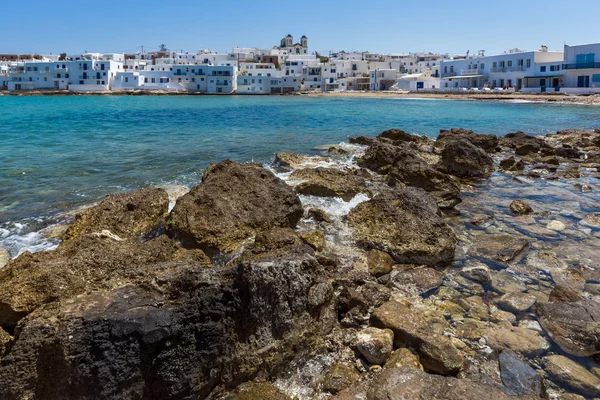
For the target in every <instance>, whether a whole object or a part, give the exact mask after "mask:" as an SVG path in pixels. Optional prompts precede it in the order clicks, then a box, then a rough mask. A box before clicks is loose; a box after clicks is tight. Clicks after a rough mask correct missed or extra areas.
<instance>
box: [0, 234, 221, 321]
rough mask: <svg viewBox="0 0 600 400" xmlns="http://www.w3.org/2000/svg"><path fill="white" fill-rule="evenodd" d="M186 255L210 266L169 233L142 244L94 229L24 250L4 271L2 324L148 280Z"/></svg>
mask: <svg viewBox="0 0 600 400" xmlns="http://www.w3.org/2000/svg"><path fill="white" fill-rule="evenodd" d="M108 233H109V232H108ZM184 260H194V261H197V262H200V263H201V264H202V265H204V266H209V265H210V260H209V259H208V257H207V256H206V255H205V254H204V253H203V252H202V251H200V250H197V249H194V250H186V249H184V248H182V247H180V246H179V245H177V244H176V243H175V242H173V241H172V240H170V239H169V238H168V237H167V236H165V235H161V236H159V237H158V238H156V239H153V240H150V241H148V242H145V243H142V244H138V243H132V242H129V241H125V240H118V239H116V238H114V237H113V236H111V235H110V234H106V235H104V234H96V233H93V234H87V235H83V236H80V237H77V238H75V239H72V240H71V241H69V242H68V243H66V244H64V245H62V246H60V247H59V248H58V249H57V250H55V251H46V252H38V253H34V254H31V253H29V252H25V253H23V254H22V255H21V256H19V257H18V258H17V259H15V260H13V261H11V262H10V263H9V265H8V266H6V267H5V268H3V269H2V270H0V326H3V327H5V328H11V329H12V328H14V327H15V326H16V324H17V322H18V321H19V320H20V319H21V318H23V317H24V316H25V315H27V314H29V313H31V312H32V311H34V310H35V309H37V308H38V307H40V306H42V305H43V304H46V303H50V302H53V301H58V300H60V301H64V300H66V299H70V298H73V297H75V296H77V295H80V294H84V293H88V292H91V291H97V290H107V289H111V288H112V287H114V286H119V285H123V284H126V283H143V282H148V281H150V280H152V279H153V278H154V276H155V274H157V273H158V271H159V270H162V269H165V268H169V267H168V265H167V264H160V263H166V262H170V261H184ZM148 265H152V267H149V266H148Z"/></svg>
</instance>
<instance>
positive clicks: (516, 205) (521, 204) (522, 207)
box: [509, 200, 533, 215]
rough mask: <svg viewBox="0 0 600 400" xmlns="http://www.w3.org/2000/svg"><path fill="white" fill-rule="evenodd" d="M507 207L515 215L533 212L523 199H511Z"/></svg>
mask: <svg viewBox="0 0 600 400" xmlns="http://www.w3.org/2000/svg"><path fill="white" fill-rule="evenodd" d="M509 208H510V211H511V212H512V213H513V214H517V215H524V214H531V213H532V212H533V209H532V208H531V206H530V205H529V204H527V202H525V201H523V200H513V201H512V203H510V206H509Z"/></svg>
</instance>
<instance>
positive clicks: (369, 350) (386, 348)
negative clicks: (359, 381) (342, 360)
mask: <svg viewBox="0 0 600 400" xmlns="http://www.w3.org/2000/svg"><path fill="white" fill-rule="evenodd" d="M393 344H394V332H392V331H391V330H389V329H377V328H366V329H363V330H361V331H359V332H358V333H357V334H356V348H357V349H358V351H359V352H360V354H362V356H363V357H364V358H365V359H366V360H367V362H368V363H369V364H377V365H383V364H384V363H385V362H386V360H387V359H388V357H389V356H390V354H392V349H393Z"/></svg>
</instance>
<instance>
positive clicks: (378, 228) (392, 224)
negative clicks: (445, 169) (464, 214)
mask: <svg viewBox="0 0 600 400" xmlns="http://www.w3.org/2000/svg"><path fill="white" fill-rule="evenodd" d="M438 213H439V210H438V208H437V205H436V204H435V202H434V201H433V199H431V197H429V196H428V195H427V193H426V192H425V191H423V190H420V189H415V188H407V189H403V190H400V191H395V192H393V193H391V194H380V195H377V196H375V197H374V198H373V199H371V200H369V201H367V202H364V203H361V204H359V205H358V206H357V207H356V208H354V209H353V210H352V211H351V212H350V214H348V223H349V225H350V226H351V227H352V228H354V234H355V237H356V239H357V241H358V242H359V244H361V245H362V246H364V247H366V248H369V249H377V250H381V251H384V252H386V253H388V254H390V255H391V256H392V257H393V258H394V259H395V260H396V261H397V262H399V263H406V264H421V265H435V264H438V263H443V262H447V261H449V260H450V259H452V257H453V255H454V248H455V246H456V241H457V239H456V235H455V234H454V232H453V231H452V229H451V228H450V227H449V226H448V225H447V224H446V223H445V222H444V221H443V219H442V218H440V216H439V215H438Z"/></svg>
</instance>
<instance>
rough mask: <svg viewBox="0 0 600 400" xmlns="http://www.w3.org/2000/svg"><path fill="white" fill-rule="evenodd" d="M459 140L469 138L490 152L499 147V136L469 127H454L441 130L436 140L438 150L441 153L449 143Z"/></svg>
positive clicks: (471, 141)
mask: <svg viewBox="0 0 600 400" xmlns="http://www.w3.org/2000/svg"><path fill="white" fill-rule="evenodd" d="M457 140H467V141H469V142H470V143H471V144H473V145H475V146H477V147H479V148H481V149H483V150H485V151H486V152H488V153H494V152H495V151H496V149H497V148H498V137H497V136H496V135H483V134H479V133H475V132H473V131H471V130H467V129H455V128H452V129H450V130H444V129H442V130H440V134H439V136H438V138H437V140H436V141H435V150H436V152H438V153H441V152H442V150H443V149H444V148H445V147H446V145H447V144H448V143H451V142H454V141H457Z"/></svg>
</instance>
